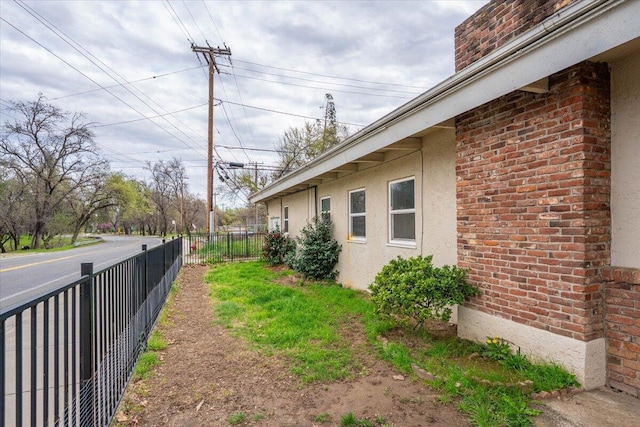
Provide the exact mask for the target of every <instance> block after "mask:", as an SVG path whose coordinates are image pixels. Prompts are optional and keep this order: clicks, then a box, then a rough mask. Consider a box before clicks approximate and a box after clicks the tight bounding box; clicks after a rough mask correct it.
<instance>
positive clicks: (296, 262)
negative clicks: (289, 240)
mask: <svg viewBox="0 0 640 427" xmlns="http://www.w3.org/2000/svg"><path fill="white" fill-rule="evenodd" d="M331 224H332V222H331V220H330V219H329V218H328V217H326V216H324V215H323V216H321V217H315V218H314V219H313V222H311V223H307V225H306V226H305V227H304V228H303V229H302V231H301V236H299V237H297V238H296V242H297V243H298V251H297V253H290V254H289V256H288V257H287V259H286V262H287V264H289V266H291V268H293V269H294V270H295V271H296V272H297V273H299V274H301V275H302V276H303V277H304V278H305V279H311V280H333V279H335V278H336V276H337V275H338V272H337V271H335V270H334V268H335V266H336V264H337V263H338V255H339V254H340V251H341V250H342V246H340V245H339V244H338V242H337V241H336V240H335V239H333V238H332V237H331Z"/></svg>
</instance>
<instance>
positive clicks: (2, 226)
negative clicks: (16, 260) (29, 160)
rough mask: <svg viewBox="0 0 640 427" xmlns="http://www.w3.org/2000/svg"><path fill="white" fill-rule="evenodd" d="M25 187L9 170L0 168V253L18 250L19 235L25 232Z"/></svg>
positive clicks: (26, 222)
mask: <svg viewBox="0 0 640 427" xmlns="http://www.w3.org/2000/svg"><path fill="white" fill-rule="evenodd" d="M25 192H26V190H25V186H24V183H23V182H22V181H20V180H19V179H18V178H17V177H16V176H15V175H13V174H12V173H11V171H10V170H8V169H6V168H2V167H1V166H0V200H2V202H0V251H1V252H2V253H4V252H6V248H5V244H6V243H7V242H10V245H9V246H10V249H11V248H12V249H14V250H15V249H18V247H19V245H20V235H21V234H22V233H23V232H24V231H25V230H27V227H28V218H27V216H26V208H25V205H26V203H25V197H24V195H25Z"/></svg>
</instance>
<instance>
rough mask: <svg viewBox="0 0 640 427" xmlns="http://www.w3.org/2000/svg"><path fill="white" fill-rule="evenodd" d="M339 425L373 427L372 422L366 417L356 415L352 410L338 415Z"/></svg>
mask: <svg viewBox="0 0 640 427" xmlns="http://www.w3.org/2000/svg"><path fill="white" fill-rule="evenodd" d="M340 426H341V427H373V423H372V422H371V421H369V420H367V419H363V418H358V417H356V416H355V415H354V414H353V412H349V413H348V414H346V415H343V416H342V417H340Z"/></svg>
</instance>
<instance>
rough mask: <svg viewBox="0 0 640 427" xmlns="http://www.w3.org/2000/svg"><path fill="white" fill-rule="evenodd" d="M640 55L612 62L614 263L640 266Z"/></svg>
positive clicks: (612, 228)
mask: <svg viewBox="0 0 640 427" xmlns="http://www.w3.org/2000/svg"><path fill="white" fill-rule="evenodd" d="M638 76H640V55H639V54H637V53H636V54H634V55H631V56H629V57H626V58H625V59H623V60H621V61H618V62H614V63H612V64H611V225H612V227H611V235H612V236H611V264H612V265H614V266H618V267H632V268H640V243H639V242H640V167H639V166H640V81H639V80H638Z"/></svg>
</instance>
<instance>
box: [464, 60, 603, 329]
mask: <svg viewBox="0 0 640 427" xmlns="http://www.w3.org/2000/svg"><path fill="white" fill-rule="evenodd" d="M549 85H550V91H549V92H548V93H545V94H532V93H526V92H522V91H515V92H513V93H511V94H508V95H506V96H503V97H501V98H499V99H497V100H494V101H492V102H490V103H487V104H485V105H483V106H481V107H479V108H476V109H474V110H472V111H469V112H467V113H465V114H463V115H460V116H458V117H457V119H456V180H457V210H458V214H457V215H458V219H457V220H458V265H459V266H461V267H467V268H469V269H470V274H469V279H470V281H471V282H472V283H473V284H475V285H478V286H479V287H480V288H481V289H482V291H483V295H482V296H480V297H478V298H474V299H472V300H471V302H470V303H469V304H468V306H469V307H471V308H474V309H477V310H481V311H483V312H486V313H488V314H491V315H495V316H499V317H502V318H506V319H509V320H512V321H514V322H518V323H521V324H524V325H528V326H532V327H535V328H540V329H544V330H548V331H550V332H553V333H555V334H559V335H564V336H568V337H571V338H574V339H578V340H581V341H590V340H593V339H596V338H601V337H603V336H604V318H603V316H604V300H603V299H604V294H603V284H602V280H601V272H602V268H603V267H605V266H608V265H609V263H610V261H609V260H610V239H611V234H610V212H609V196H610V107H609V96H610V83H609V71H608V67H607V65H606V64H595V63H589V62H584V63H581V64H578V65H575V66H573V67H571V68H569V69H566V70H564V71H561V72H559V73H557V74H555V75H553V76H550V81H549Z"/></svg>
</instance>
